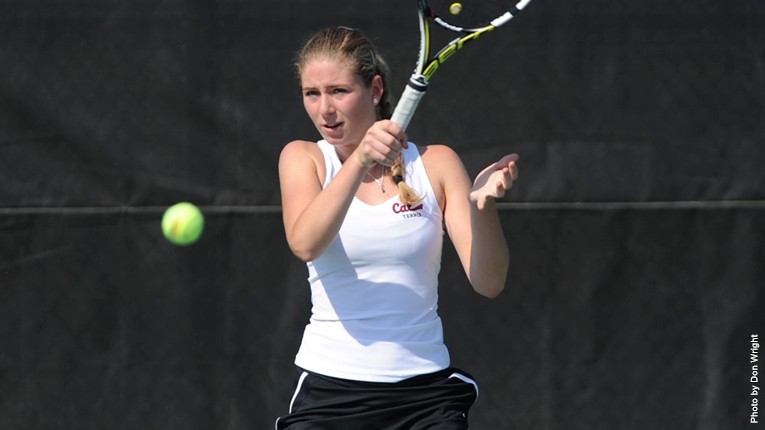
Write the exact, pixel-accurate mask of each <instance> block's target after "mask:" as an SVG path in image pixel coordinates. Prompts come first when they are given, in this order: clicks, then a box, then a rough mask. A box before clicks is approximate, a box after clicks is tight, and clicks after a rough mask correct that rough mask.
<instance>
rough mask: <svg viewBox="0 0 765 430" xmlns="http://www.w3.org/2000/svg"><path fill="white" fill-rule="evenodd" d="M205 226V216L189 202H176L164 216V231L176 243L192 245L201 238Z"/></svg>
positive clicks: (168, 238)
mask: <svg viewBox="0 0 765 430" xmlns="http://www.w3.org/2000/svg"><path fill="white" fill-rule="evenodd" d="M204 227H205V217H204V215H202V212H201V211H200V210H199V208H198V207H196V206H194V205H193V204H191V203H189V202H181V203H176V204H174V205H172V206H170V207H169V208H167V210H166V211H165V214H164V215H163V216H162V233H163V234H164V235H165V238H167V240H169V241H170V242H172V243H174V244H176V245H181V246H185V245H191V244H192V243H194V242H196V241H197V240H199V236H201V235H202V230H204Z"/></svg>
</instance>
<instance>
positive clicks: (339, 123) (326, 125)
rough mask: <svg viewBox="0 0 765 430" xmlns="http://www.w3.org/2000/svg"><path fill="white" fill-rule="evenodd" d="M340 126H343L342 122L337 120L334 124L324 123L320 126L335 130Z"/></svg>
mask: <svg viewBox="0 0 765 430" xmlns="http://www.w3.org/2000/svg"><path fill="white" fill-rule="evenodd" d="M342 126H343V123H342V122H337V123H334V124H324V125H323V126H322V127H324V129H325V130H329V131H337V130H339V129H340V127H342Z"/></svg>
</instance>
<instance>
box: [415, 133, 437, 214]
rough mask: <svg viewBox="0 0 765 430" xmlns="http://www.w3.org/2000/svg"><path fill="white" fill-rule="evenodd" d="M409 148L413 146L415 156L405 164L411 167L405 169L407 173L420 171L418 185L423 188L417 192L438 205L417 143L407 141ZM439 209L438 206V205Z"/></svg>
mask: <svg viewBox="0 0 765 430" xmlns="http://www.w3.org/2000/svg"><path fill="white" fill-rule="evenodd" d="M409 145H410V148H411V147H412V146H414V148H415V152H413V154H414V156H415V158H414V159H411V160H410V161H409V162H408V163H407V165H408V167H411V170H407V174H410V173H411V172H414V171H417V170H419V171H420V175H418V179H419V181H418V182H419V184H418V185H419V187H425V189H424V190H417V189H415V191H417V192H418V193H424V194H425V198H426V199H430V200H431V201H432V202H433V203H435V204H436V205H438V199H437V198H436V192H435V190H434V189H433V184H432V183H431V182H430V177H429V176H428V171H427V169H425V162H424V161H422V154H421V153H420V148H419V147H418V146H417V145H414V144H413V143H412V142H409ZM418 167H419V169H418ZM439 211H440V206H439Z"/></svg>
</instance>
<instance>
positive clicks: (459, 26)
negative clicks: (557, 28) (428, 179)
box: [391, 0, 531, 130]
mask: <svg viewBox="0 0 765 430" xmlns="http://www.w3.org/2000/svg"><path fill="white" fill-rule="evenodd" d="M530 1H531V0H521V1H517V2H516V1H501V0H464V1H460V2H457V1H440V0H417V14H418V15H419V21H420V53H419V57H418V59H417V66H416V67H415V70H414V73H413V74H412V76H411V77H410V78H409V82H408V83H407V86H406V88H404V93H403V94H402V95H401V99H400V100H399V102H398V104H397V105H396V109H395V110H394V112H393V116H392V117H391V120H392V121H393V122H395V123H396V124H398V125H400V126H401V128H403V129H405V130H406V128H407V126H408V125H409V121H410V120H411V119H412V116H414V111H415V110H416V109H417V105H418V104H419V103H420V100H421V99H422V96H423V95H425V91H427V89H428V84H429V83H430V80H431V79H432V77H433V74H435V73H436V71H437V70H438V68H439V67H441V64H443V63H444V62H445V61H446V60H448V59H449V58H451V57H452V55H454V54H455V53H456V52H457V51H459V50H460V49H462V47H463V46H464V45H465V44H467V43H468V42H471V41H473V40H475V39H478V38H479V37H480V36H481V35H483V34H484V33H488V32H490V31H492V30H494V29H495V28H497V27H500V26H502V25H504V24H506V23H507V22H508V21H510V20H511V19H512V18H513V17H515V16H517V15H518V13H519V12H520V11H521V10H523V8H524V7H526V5H527V4H529V2H530ZM431 23H435V24H438V26H439V27H441V28H444V29H446V30H449V31H451V32H453V33H456V34H457V35H458V36H457V38H455V39H453V40H452V41H450V42H449V43H447V44H446V45H445V46H444V47H443V48H441V50H440V51H438V52H437V53H436V54H435V55H433V56H431V55H430V30H431Z"/></svg>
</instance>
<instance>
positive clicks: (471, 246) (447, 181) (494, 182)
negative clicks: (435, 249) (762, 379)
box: [423, 145, 518, 298]
mask: <svg viewBox="0 0 765 430" xmlns="http://www.w3.org/2000/svg"><path fill="white" fill-rule="evenodd" d="M428 152H430V154H427V153H428ZM426 154H427V155H428V156H429V157H423V158H424V159H426V162H427V164H426V166H427V167H428V170H429V172H432V173H429V174H433V176H434V178H432V179H435V181H434V182H436V183H437V184H438V185H439V186H440V190H439V191H440V192H441V193H440V195H441V198H442V199H443V200H442V202H441V203H442V207H443V211H444V223H445V225H446V230H447V232H448V233H449V238H450V239H451V241H452V243H453V244H454V248H455V249H456V251H457V255H458V256H459V258H460V261H461V262H462V267H463V268H464V269H465V274H466V275H467V277H468V280H469V281H470V284H471V285H472V286H473V289H474V290H475V291H476V292H478V293H479V294H481V295H483V296H486V297H489V298H494V297H496V296H497V295H498V294H499V293H500V292H502V290H503V289H504V288H505V281H506V279H507V269H508V266H509V251H508V247H507V241H506V240H505V236H504V233H503V231H502V225H501V224H500V221H499V215H498V214H497V208H496V205H495V200H496V199H498V198H501V197H503V196H504V195H505V193H506V191H507V190H509V189H510V188H511V187H512V185H513V181H515V180H516V179H517V178H518V167H517V165H516V162H517V161H518V156H517V155H515V154H512V155H507V156H505V157H502V159H500V160H499V161H497V162H495V163H492V164H491V165H489V166H488V167H486V168H485V169H484V170H483V171H482V172H481V173H479V174H478V175H477V176H476V179H475V181H473V183H472V184H471V181H470V178H469V177H468V174H467V172H466V171H465V167H464V165H463V164H462V161H461V160H460V158H459V156H458V155H457V154H456V153H455V152H454V151H453V150H451V149H449V148H448V147H446V146H440V145H438V146H430V147H428V151H426ZM426 154H424V155H426Z"/></svg>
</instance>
